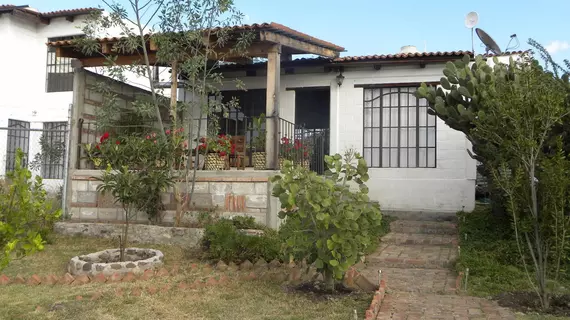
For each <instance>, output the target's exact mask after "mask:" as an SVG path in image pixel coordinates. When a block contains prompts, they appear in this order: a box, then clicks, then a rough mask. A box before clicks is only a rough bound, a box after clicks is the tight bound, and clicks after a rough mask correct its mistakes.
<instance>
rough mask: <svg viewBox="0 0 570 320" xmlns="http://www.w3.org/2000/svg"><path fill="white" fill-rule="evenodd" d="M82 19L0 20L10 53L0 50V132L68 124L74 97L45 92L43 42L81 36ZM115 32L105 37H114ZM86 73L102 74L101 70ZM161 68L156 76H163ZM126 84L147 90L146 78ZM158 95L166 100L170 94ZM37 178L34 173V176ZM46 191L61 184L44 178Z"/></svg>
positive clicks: (0, 138)
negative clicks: (12, 124) (13, 126)
mask: <svg viewBox="0 0 570 320" xmlns="http://www.w3.org/2000/svg"><path fill="white" fill-rule="evenodd" d="M85 18H86V16H77V17H75V19H74V21H73V22H69V21H67V20H66V19H65V18H64V17H61V18H53V19H51V21H50V24H48V25H46V24H35V23H33V22H31V21H29V20H24V19H21V18H18V17H14V16H12V15H10V14H1V15H0V39H2V43H4V44H5V45H8V46H10V47H11V48H14V49H11V50H2V51H0V61H3V73H2V76H1V77H0V93H1V95H0V127H7V126H8V119H14V120H20V121H27V122H30V127H31V128H32V129H43V123H44V122H67V121H68V111H69V106H70V104H71V103H72V99H73V92H72V91H69V92H49V93H48V92H46V77H47V75H46V71H47V68H46V63H47V46H46V43H47V41H48V38H51V37H62V36H73V35H80V34H82V33H83V32H82V31H81V26H82V25H83V24H84V22H85ZM119 32H120V31H119V30H108V34H114V35H119ZM89 70H91V71H94V72H97V73H102V74H103V73H104V70H103V68H89ZM165 71H166V68H161V77H163V76H164V77H168V76H169V73H167V72H165ZM127 78H128V81H127V83H129V84H131V85H135V86H138V87H141V88H144V89H148V87H149V85H148V78H146V77H142V76H138V75H136V74H133V73H130V74H127ZM162 94H164V95H166V96H169V95H170V90H165V91H164V92H163V93H162ZM7 134H8V132H7V130H0V177H1V176H3V175H5V169H6V147H7V139H8V138H7ZM41 134H42V133H41V132H31V133H30V143H29V146H30V147H29V152H28V156H29V158H30V159H33V157H34V155H35V154H37V153H38V152H39V151H40V146H39V139H40V136H41ZM33 173H34V174H39V173H40V172H39V171H34V172H33ZM44 183H45V184H46V186H47V188H48V189H51V190H53V189H54V188H56V187H57V186H58V185H61V184H62V183H63V182H62V180H60V179H58V180H56V179H45V180H44Z"/></svg>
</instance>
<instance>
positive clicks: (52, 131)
mask: <svg viewBox="0 0 570 320" xmlns="http://www.w3.org/2000/svg"><path fill="white" fill-rule="evenodd" d="M66 132H67V122H44V133H43V135H42V137H41V138H40V139H41V140H40V145H41V153H42V177H43V178H44V179H63V170H64V159H65V145H66V142H67V141H66V140H67V133H66Z"/></svg>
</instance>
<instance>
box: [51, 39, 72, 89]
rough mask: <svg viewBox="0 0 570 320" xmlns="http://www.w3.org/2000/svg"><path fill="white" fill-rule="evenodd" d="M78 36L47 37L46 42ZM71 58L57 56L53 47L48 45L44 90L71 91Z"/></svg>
mask: <svg viewBox="0 0 570 320" xmlns="http://www.w3.org/2000/svg"><path fill="white" fill-rule="evenodd" d="M76 37H79V36H68V37H56V38H48V42H53V41H62V40H71V39H74V38H76ZM71 60H72V58H58V57H57V56H56V53H55V48H54V47H51V46H48V49H47V64H46V66H47V67H46V92H67V91H73V67H72V66H71Z"/></svg>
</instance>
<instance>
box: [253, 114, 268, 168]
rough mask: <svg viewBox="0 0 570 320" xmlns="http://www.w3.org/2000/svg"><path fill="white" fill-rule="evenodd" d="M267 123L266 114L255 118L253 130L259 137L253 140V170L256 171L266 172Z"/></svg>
mask: <svg viewBox="0 0 570 320" xmlns="http://www.w3.org/2000/svg"><path fill="white" fill-rule="evenodd" d="M264 123H265V114H261V115H260V116H259V117H254V118H253V130H252V132H256V133H257V135H256V136H255V137H253V139H252V147H253V153H252V160H253V169H255V170H265V169H266V168H267V167H266V159H267V158H266V152H265V139H266V132H265V129H264V128H263V124H264Z"/></svg>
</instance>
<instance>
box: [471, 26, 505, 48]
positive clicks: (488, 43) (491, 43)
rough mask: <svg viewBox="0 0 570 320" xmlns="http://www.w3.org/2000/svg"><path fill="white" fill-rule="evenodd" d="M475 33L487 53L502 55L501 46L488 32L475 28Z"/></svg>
mask: <svg viewBox="0 0 570 320" xmlns="http://www.w3.org/2000/svg"><path fill="white" fill-rule="evenodd" d="M475 32H477V36H478V37H479V39H481V42H483V44H484V45H485V51H487V53H489V51H491V52H493V53H494V54H501V53H502V51H501V48H499V45H497V43H496V42H495V40H493V38H491V36H490V35H489V34H487V32H485V31H483V30H482V29H479V28H475Z"/></svg>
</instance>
